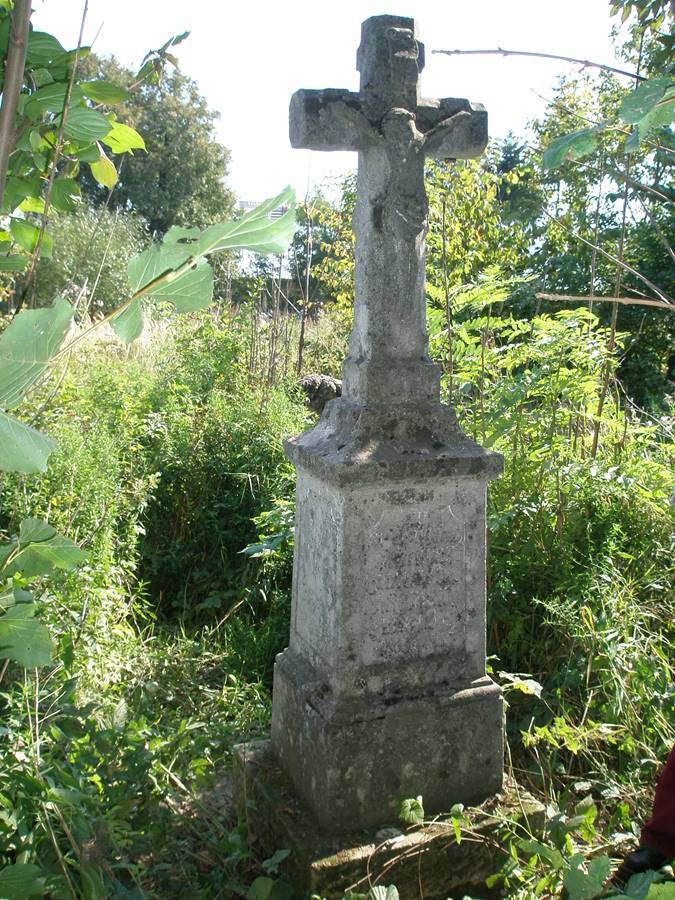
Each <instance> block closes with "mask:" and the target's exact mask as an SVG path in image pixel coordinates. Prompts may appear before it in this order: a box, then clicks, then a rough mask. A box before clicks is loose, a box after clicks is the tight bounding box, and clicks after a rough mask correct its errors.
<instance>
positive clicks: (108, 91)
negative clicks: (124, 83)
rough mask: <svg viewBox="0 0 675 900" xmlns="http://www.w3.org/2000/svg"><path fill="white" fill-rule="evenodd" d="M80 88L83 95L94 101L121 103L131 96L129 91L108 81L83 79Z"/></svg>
mask: <svg viewBox="0 0 675 900" xmlns="http://www.w3.org/2000/svg"><path fill="white" fill-rule="evenodd" d="M80 88H81V89H82V92H83V93H84V95H85V97H89V99H90V100H93V101H94V103H121V102H122V101H123V100H128V99H129V98H130V97H131V94H130V93H129V91H128V90H127V89H126V88H124V87H120V85H118V84H111V83H110V82H109V81H103V80H98V81H84V82H82V83H81V84H80Z"/></svg>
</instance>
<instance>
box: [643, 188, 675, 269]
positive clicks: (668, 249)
mask: <svg viewBox="0 0 675 900" xmlns="http://www.w3.org/2000/svg"><path fill="white" fill-rule="evenodd" d="M636 196H637V199H638V202H639V204H640V206H641V207H642V209H643V210H644V212H645V215H646V216H647V218H648V219H649V223H650V225H651V226H652V228H653V229H654V231H655V232H656V236H657V237H658V239H659V240H660V241H661V244H662V245H663V246H664V247H665V250H666V253H667V254H668V256H669V257H670V258H671V260H672V262H674V263H675V251H674V250H673V248H672V247H671V246H670V244H669V243H668V239H667V238H666V236H665V234H664V233H663V232H662V231H661V228H660V227H659V223H658V222H657V221H656V219H655V218H654V216H653V215H652V214H651V212H650V211H649V207H648V206H647V204H646V203H645V201H644V200H643V199H642V197H640V196H639V194H638V195H636Z"/></svg>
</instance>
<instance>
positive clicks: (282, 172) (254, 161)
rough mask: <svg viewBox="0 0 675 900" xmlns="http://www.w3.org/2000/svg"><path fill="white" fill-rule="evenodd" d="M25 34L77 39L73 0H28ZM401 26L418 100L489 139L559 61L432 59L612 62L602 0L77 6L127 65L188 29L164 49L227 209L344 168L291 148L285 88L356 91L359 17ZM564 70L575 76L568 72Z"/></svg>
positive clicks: (101, 46) (196, 0)
mask: <svg viewBox="0 0 675 900" xmlns="http://www.w3.org/2000/svg"><path fill="white" fill-rule="evenodd" d="M33 5H34V8H35V13H34V15H33V23H34V26H35V28H37V29H39V30H44V31H50V32H51V33H53V34H55V35H56V37H58V38H59V40H60V41H61V42H62V43H63V44H64V45H65V46H66V48H67V49H69V48H71V47H74V46H75V45H76V43H77V35H78V32H79V23H80V18H81V14H82V5H83V3H82V0H34V3H33ZM382 13H391V14H398V15H407V16H414V17H415V18H416V19H417V20H418V22H419V28H420V37H421V39H422V41H423V42H424V44H425V46H426V60H427V63H426V68H425V70H424V73H423V76H422V77H423V88H424V94H425V95H426V96H428V97H443V96H446V97H447V96H450V97H453V96H455V97H467V98H468V99H470V100H473V101H478V102H481V103H483V104H484V105H485V106H486V108H487V110H488V114H489V123H490V126H489V127H490V134H491V136H495V137H501V136H504V135H505V134H506V133H507V132H508V131H509V129H510V130H512V131H514V132H516V133H520V134H522V133H523V132H524V129H525V124H526V122H527V120H528V119H530V118H532V117H533V116H535V115H537V114H539V113H540V112H541V111H542V110H543V107H544V103H543V101H542V100H540V99H539V98H538V97H537V96H536V95H535V93H534V91H537V92H538V93H540V94H542V95H545V96H550V94H551V91H552V86H553V85H554V83H555V76H556V75H557V74H560V73H564V72H569V71H571V70H572V71H573V70H574V68H575V67H573V66H570V65H569V64H566V63H563V62H548V61H545V60H528V59H522V58H517V57H508V58H504V57H501V56H498V57H496V56H478V57H457V56H453V57H445V56H439V55H434V54H432V53H431V50H433V49H487V48H494V47H497V46H499V47H504V48H506V49H516V50H535V51H539V52H542V51H543V52H547V53H557V54H561V55H566V56H573V57H576V58H581V59H591V60H594V61H596V62H605V63H609V64H612V63H613V62H614V57H613V52H612V46H611V42H610V39H609V31H610V28H611V26H612V25H613V24H616V22H617V20H616V19H611V20H610V17H609V3H608V0H480V2H479V0H473V2H466V0H380V2H378V3H374V2H372V0H335V2H331V3H328V2H326V0H286V2H281V0H236V2H228V0H191V2H189V3H188V2H185V0H89V13H88V16H87V24H86V28H85V43H88V42H91V41H92V40H93V38H94V36H95V35H96V34H97V32H98V37H97V38H96V42H95V44H94V49H95V50H96V52H98V53H114V54H115V55H116V56H117V57H118V58H119V59H120V60H121V61H122V62H123V63H125V64H127V65H129V66H132V67H137V66H138V65H139V63H140V61H141V59H142V57H143V56H144V54H145V52H146V51H147V50H149V49H152V48H157V47H159V46H161V45H162V44H163V43H164V41H165V40H166V39H167V38H168V37H169V36H171V35H173V34H178V33H180V32H182V31H187V30H189V31H190V32H191V34H190V37H189V38H188V39H187V40H186V41H185V42H184V43H183V44H181V45H180V46H179V47H177V48H176V51H177V53H176V55H177V56H178V57H179V59H180V66H181V69H182V71H183V72H184V73H185V74H186V75H189V76H190V77H191V78H194V79H195V81H196V82H197V83H198V85H199V89H200V91H201V93H202V94H203V95H204V96H205V97H206V98H207V101H208V103H209V105H210V106H211V107H212V108H213V109H215V110H218V111H219V112H220V114H221V119H220V121H219V124H218V137H219V139H220V140H221V141H222V143H223V144H225V146H226V147H228V148H229V150H230V151H231V153H232V163H231V166H230V175H229V179H228V181H229V183H230V185H231V186H232V187H233V188H234V190H235V192H236V193H237V195H238V197H239V198H240V199H245V200H262V199H264V198H266V197H269V196H272V195H273V194H275V193H277V192H278V191H280V190H281V189H282V188H283V187H284V186H285V185H286V184H288V183H290V184H292V185H294V186H295V188H296V189H297V190H298V192H299V193H300V194H304V192H305V190H306V188H307V184H308V179H309V180H311V181H312V182H313V183H314V182H318V181H321V180H322V179H323V178H324V177H326V176H327V175H335V174H341V173H343V172H346V171H348V170H350V169H352V168H354V167H355V166H356V159H355V155H354V154H350V153H317V152H311V151H308V150H293V149H291V147H290V145H289V142H288V101H289V99H290V96H291V94H292V93H293V91H295V90H297V89H298V88H324V87H346V88H350V89H353V90H355V89H357V88H358V73H357V72H356V48H357V46H358V43H359V38H360V25H361V22H362V20H364V19H366V18H368V17H369V16H371V15H379V14H382ZM577 68H578V67H577Z"/></svg>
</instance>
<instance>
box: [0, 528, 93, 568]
mask: <svg viewBox="0 0 675 900" xmlns="http://www.w3.org/2000/svg"><path fill="white" fill-rule="evenodd" d="M28 521H29V522H30V521H33V522H37V521H39V520H28ZM41 524H42V525H46V523H44V522H43V523H41ZM22 527H23V526H22ZM46 527H47V528H49V527H50V526H46ZM52 532H53V533H52V535H51V536H50V537H49V538H42V539H40V540H36V539H31V540H30V541H28V542H24V541H22V539H21V535H19V547H20V549H19V552H18V553H17V554H16V556H15V557H14V559H13V560H12V561H11V562H10V564H9V565H8V566H7V567H6V569H5V572H4V574H5V575H7V576H8V577H9V576H12V575H15V574H17V573H19V574H21V575H23V577H24V578H26V579H28V580H31V579H33V578H39V577H40V576H41V575H49V573H50V572H52V571H53V570H54V569H64V570H66V571H67V570H68V569H73V568H74V567H75V566H76V565H78V564H79V563H81V562H83V561H84V560H85V559H86V556H87V554H86V553H85V552H84V550H80V548H79V547H78V546H77V544H76V543H75V542H74V541H71V540H70V538H67V537H64V536H63V535H61V534H56V533H54V530H53V529H52Z"/></svg>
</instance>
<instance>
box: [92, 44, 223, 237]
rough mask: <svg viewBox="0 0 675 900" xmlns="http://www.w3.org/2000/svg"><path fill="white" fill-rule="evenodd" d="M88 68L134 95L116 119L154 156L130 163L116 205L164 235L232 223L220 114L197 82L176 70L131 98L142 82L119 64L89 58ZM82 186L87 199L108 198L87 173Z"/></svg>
mask: <svg viewBox="0 0 675 900" xmlns="http://www.w3.org/2000/svg"><path fill="white" fill-rule="evenodd" d="M86 65H87V69H88V72H89V73H90V74H91V75H92V77H96V78H103V79H105V80H106V81H108V82H110V83H114V84H116V85H120V86H122V87H124V88H126V89H128V94H127V96H126V97H125V99H124V101H123V102H121V103H120V104H118V105H117V106H116V112H117V115H118V117H119V121H120V122H122V123H124V124H125V125H126V126H128V127H132V128H134V129H135V130H137V131H138V132H140V133H141V134H142V135H143V137H144V140H145V145H146V149H147V153H146V154H135V155H134V156H133V157H132V158H129V159H125V160H124V165H123V166H122V167H121V169H120V174H119V181H118V184H117V187H116V188H115V191H114V193H113V195H112V197H111V203H112V206H113V207H115V208H119V209H121V210H129V209H130V210H132V211H134V212H135V213H137V214H138V215H140V216H142V217H143V218H144V219H145V220H146V221H147V222H148V226H149V228H150V231H151V232H152V233H153V234H155V235H158V236H159V235H163V234H164V233H165V232H167V231H168V230H169V228H170V227H171V226H173V225H193V226H194V225H196V226H200V227H204V226H206V225H208V224H209V223H211V222H213V221H217V220H219V219H223V218H226V217H229V216H230V215H231V214H232V209H233V203H234V197H233V194H232V192H231V191H230V190H229V188H227V187H226V185H225V181H224V179H225V177H226V175H227V166H228V163H229V153H228V151H227V150H226V149H225V148H224V147H223V146H222V145H221V144H220V143H219V142H218V141H217V140H216V137H215V123H216V121H217V118H218V114H217V113H215V112H214V111H213V110H211V109H209V107H208V106H207V103H206V100H205V99H204V97H202V96H201V95H200V94H199V91H198V89H197V85H196V84H195V82H194V81H192V80H191V79H189V78H187V77H186V76H185V75H183V74H182V73H180V72H178V71H174V72H172V73H171V74H168V75H164V76H163V77H161V78H158V79H157V80H156V81H154V82H145V83H144V84H142V85H141V86H140V87H138V88H137V89H136V90H134V91H131V90H130V88H131V86H132V85H133V84H134V82H135V81H136V76H134V74H133V73H132V72H131V71H129V70H128V69H126V68H124V67H123V66H121V65H120V64H119V63H118V62H117V60H116V59H115V58H114V57H111V58H102V59H100V58H98V57H95V56H90V57H89V58H88V59H87V60H86ZM80 183H81V186H82V189H83V191H84V193H85V195H88V196H90V197H91V198H92V199H93V200H94V201H96V202H101V200H102V199H104V197H105V195H104V194H103V193H102V191H101V190H100V188H97V186H96V183H95V181H94V179H92V178H90V177H88V176H87V175H86V173H85V174H84V177H83V178H81V180H80Z"/></svg>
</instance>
